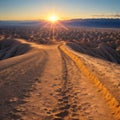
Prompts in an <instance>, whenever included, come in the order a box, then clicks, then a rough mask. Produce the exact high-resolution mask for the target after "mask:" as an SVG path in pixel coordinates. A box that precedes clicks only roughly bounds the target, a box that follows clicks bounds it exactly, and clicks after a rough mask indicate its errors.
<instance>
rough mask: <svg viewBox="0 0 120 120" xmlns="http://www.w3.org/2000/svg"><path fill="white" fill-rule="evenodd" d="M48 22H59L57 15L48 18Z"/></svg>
mask: <svg viewBox="0 0 120 120" xmlns="http://www.w3.org/2000/svg"><path fill="white" fill-rule="evenodd" d="M48 20H49V21H50V22H52V23H55V22H57V21H58V17H57V16H56V15H52V16H50V17H49V18H48Z"/></svg>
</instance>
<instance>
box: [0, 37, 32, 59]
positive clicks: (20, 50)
mask: <svg viewBox="0 0 120 120" xmlns="http://www.w3.org/2000/svg"><path fill="white" fill-rule="evenodd" d="M30 48H31V46H30V45H29V44H25V43H24V44H23V43H21V42H20V41H17V40H11V39H6V40H0V60H3V59H7V58H10V57H15V56H18V55H22V54H24V53H26V52H28V51H29V50H30Z"/></svg>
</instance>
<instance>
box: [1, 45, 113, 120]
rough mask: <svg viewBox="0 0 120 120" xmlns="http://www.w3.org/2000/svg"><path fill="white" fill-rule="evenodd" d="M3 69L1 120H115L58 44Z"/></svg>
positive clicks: (92, 87)
mask: <svg viewBox="0 0 120 120" xmlns="http://www.w3.org/2000/svg"><path fill="white" fill-rule="evenodd" d="M43 49H44V50H43V51H42V50H40V51H39V52H38V53H36V55H33V56H31V58H29V59H28V60H26V61H25V62H21V63H19V64H15V65H14V66H12V67H8V68H6V69H4V70H1V71H0V89H1V91H0V113H1V114H0V118H1V120H19V119H20V120H21V119H22V120H114V118H113V117H112V114H111V111H110V110H109V108H108V106H107V105H106V103H105V101H104V99H103V98H102V95H101V94H100V92H99V91H98V90H97V89H96V87H95V86H94V85H92V84H91V83H90V82H89V80H87V78H85V77H84V76H83V75H82V74H81V72H80V71H79V70H78V68H77V66H76V65H75V64H74V62H73V61H72V60H71V59H70V58H69V57H68V56H66V55H65V54H64V53H62V52H61V51H60V50H59V49H58V47H57V46H53V47H47V49H46V48H43Z"/></svg>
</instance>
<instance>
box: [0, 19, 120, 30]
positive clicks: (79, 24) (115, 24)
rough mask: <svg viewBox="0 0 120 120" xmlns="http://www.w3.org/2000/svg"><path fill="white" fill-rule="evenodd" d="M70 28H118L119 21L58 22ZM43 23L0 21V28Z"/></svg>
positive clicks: (72, 20) (76, 20) (75, 20)
mask: <svg viewBox="0 0 120 120" xmlns="http://www.w3.org/2000/svg"><path fill="white" fill-rule="evenodd" d="M60 22H61V23H62V24H64V25H67V26H71V27H97V28H120V19H71V20H63V21H60ZM43 24H44V21H42V20H40V21H38V20H37V21H0V26H38V25H43Z"/></svg>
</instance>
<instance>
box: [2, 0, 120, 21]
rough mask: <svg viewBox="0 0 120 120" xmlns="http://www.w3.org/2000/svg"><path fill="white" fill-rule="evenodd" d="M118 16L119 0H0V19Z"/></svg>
mask: <svg viewBox="0 0 120 120" xmlns="http://www.w3.org/2000/svg"><path fill="white" fill-rule="evenodd" d="M53 11H54V13H55V14H56V15H58V16H59V17H60V18H61V19H71V18H91V17H102V18H103V17H120V0H0V20H33V19H36V20H38V19H44V18H47V17H48V16H50V15H51V14H52V13H53Z"/></svg>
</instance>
